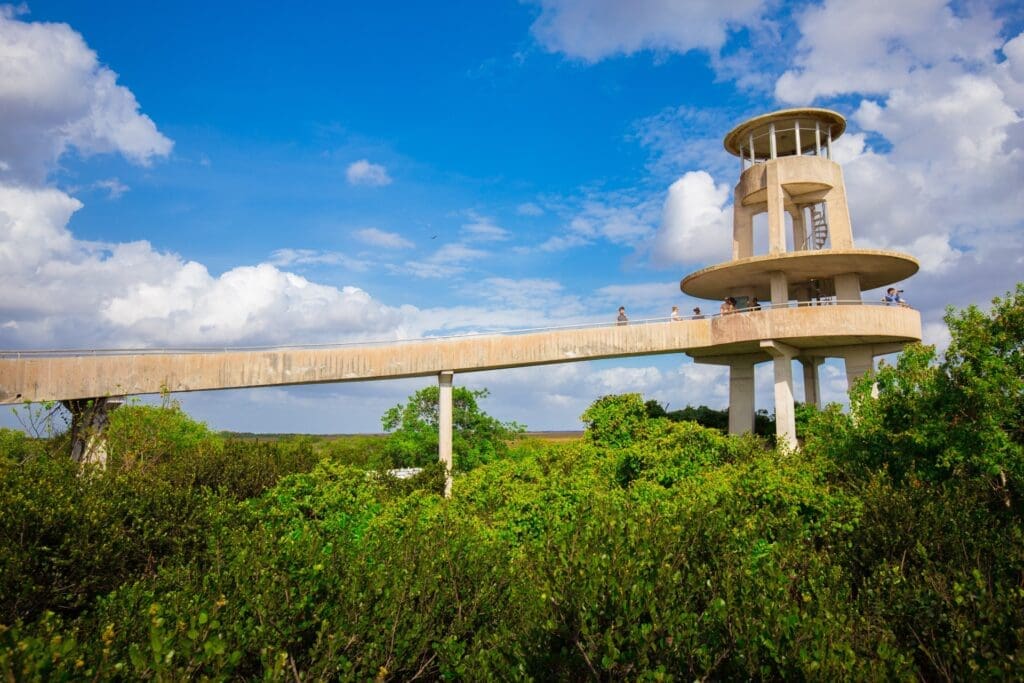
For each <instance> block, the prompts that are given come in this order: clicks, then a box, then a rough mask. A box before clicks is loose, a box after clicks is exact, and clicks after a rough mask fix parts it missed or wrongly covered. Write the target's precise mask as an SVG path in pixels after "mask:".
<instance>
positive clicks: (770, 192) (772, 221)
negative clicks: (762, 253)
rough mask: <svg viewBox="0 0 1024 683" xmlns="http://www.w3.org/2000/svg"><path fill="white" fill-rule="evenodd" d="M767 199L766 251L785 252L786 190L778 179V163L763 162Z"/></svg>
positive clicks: (770, 252) (773, 252)
mask: <svg viewBox="0 0 1024 683" xmlns="http://www.w3.org/2000/svg"><path fill="white" fill-rule="evenodd" d="M765 180H766V186H767V187H766V190H767V200H768V253H769V254H783V253H785V252H786V201H785V200H786V191H785V190H783V189H782V183H781V182H780V179H779V164H778V163H777V162H768V163H766V164H765Z"/></svg>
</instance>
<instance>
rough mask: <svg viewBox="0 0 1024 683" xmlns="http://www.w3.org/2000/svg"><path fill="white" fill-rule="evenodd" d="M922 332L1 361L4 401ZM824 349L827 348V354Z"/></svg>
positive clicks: (543, 337)
mask: <svg viewBox="0 0 1024 683" xmlns="http://www.w3.org/2000/svg"><path fill="white" fill-rule="evenodd" d="M920 338H921V318H920V315H919V314H918V313H917V311H914V310H913V309H910V308H905V307H883V306H807V307H799V308H783V309H775V310H763V311H757V312H750V313H735V314H732V315H729V316H725V317H721V318H708V319H704V320H686V321H679V322H664V323H649V324H641V325H627V326H621V327H619V326H613V327H597V328H585V329H574V330H552V331H547V332H536V333H531V334H515V335H493V336H484V337H462V338H456V339H438V340H422V341H416V342H404V343H395V344H384V345H380V346H360V347H341V348H328V349H277V350H271V351H247V352H212V353H176V354H166V355H165V354H126V355H109V356H73V357H53V358H45V357H44V358H20V359H19V358H14V359H10V358H8V359H0V403H18V402H22V401H45V400H64V399H75V398H92V397H97V396H113V395H135V394H152V393H158V392H160V391H162V390H165V389H166V390H168V391H172V392H178V391H202V390H207V389H229V388H240V387H256V386H274V385H287V384H314V383H322V382H344V381H354V380H368V379H387V378H398V377H425V376H431V375H437V374H438V373H440V372H443V371H453V372H456V373H460V372H470V371H476V370H493V369H500V368H512V367H522V366H527V365H544V364H549V363H564V362H572V361H583V360H593V359H598V358H617V357H623V356H637V355H649V354H662V353H679V352H683V351H688V352H690V353H691V355H694V356H706V355H716V354H726V353H753V352H761V348H760V343H759V342H760V340H763V339H774V340H777V341H781V342H784V343H786V344H789V345H790V346H794V347H797V348H800V349H809V348H815V349H822V348H829V347H834V346H849V345H856V344H865V343H866V344H884V343H902V342H907V341H916V340H919V339H920ZM818 355H829V354H824V353H819V354H818Z"/></svg>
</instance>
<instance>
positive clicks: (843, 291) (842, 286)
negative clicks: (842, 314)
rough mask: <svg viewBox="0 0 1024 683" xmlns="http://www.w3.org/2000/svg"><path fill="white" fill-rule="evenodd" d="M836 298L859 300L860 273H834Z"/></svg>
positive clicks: (839, 299)
mask: <svg viewBox="0 0 1024 683" xmlns="http://www.w3.org/2000/svg"><path fill="white" fill-rule="evenodd" d="M835 285H836V299H837V300H838V301H842V302H848V301H855V302H856V301H860V300H861V298H860V275H858V274H857V273H843V274H842V275H836V277H835Z"/></svg>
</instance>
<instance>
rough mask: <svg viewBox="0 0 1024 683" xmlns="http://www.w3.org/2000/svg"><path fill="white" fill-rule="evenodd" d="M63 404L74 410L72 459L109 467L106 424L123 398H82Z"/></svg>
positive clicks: (71, 411)
mask: <svg viewBox="0 0 1024 683" xmlns="http://www.w3.org/2000/svg"><path fill="white" fill-rule="evenodd" d="M61 403H62V405H63V406H64V407H65V408H67V409H68V412H70V413H71V459H72V460H74V461H75V462H79V463H82V464H86V463H89V464H94V465H99V466H100V467H106V466H107V435H106V430H107V424H109V422H110V413H111V412H112V411H114V410H115V409H116V408H118V407H119V406H120V405H121V404H123V403H124V399H123V398H122V397H114V398H109V397H100V398H81V399H72V400H69V401H62V402H61Z"/></svg>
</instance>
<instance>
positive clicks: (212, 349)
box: [0, 297, 909, 359]
mask: <svg viewBox="0 0 1024 683" xmlns="http://www.w3.org/2000/svg"><path fill="white" fill-rule="evenodd" d="M817 306H891V307H899V308H909V306H907V305H905V304H891V303H888V302H885V301H862V300H859V299H853V300H838V299H834V298H828V297H825V298H821V299H816V300H813V301H789V302H786V303H784V304H772V303H768V302H759V303H758V305H757V307H756V308H755V307H749V306H748V307H746V308H738V309H736V310H734V311H730V312H728V313H722V312H721V311H715V312H708V313H702V314H700V315H686V316H679V317H678V318H673V317H670V316H665V317H658V318H641V319H638V320H630V321H628V322H627V323H619V322H618V321H611V322H607V321H601V322H583V323H573V324H570V325H551V326H547V327H524V328H519V329H511V330H509V329H492V330H481V331H475V332H463V333H459V334H448V335H438V336H428V337H408V338H404V339H403V338H395V339H372V340H363V341H359V340H357V341H341V342H323V343H315V344H268V345H256V346H174V347H164V348H152V347H142V348H131V347H125V348H108V349H23V350H19V349H0V358H3V359H21V358H60V357H76V356H129V355H153V356H160V355H175V354H198V353H233V352H245V351H301V350H316V349H336V348H351V347H354V346H365V347H377V346H387V345H392V344H423V343H428V342H436V341H445V340H449V339H472V338H477V337H492V336H515V335H522V334H535V333H538V332H560V331H570V330H580V329H595V328H596V329H601V328H609V327H622V326H629V327H636V326H638V325H651V324H661V323H666V322H686V321H697V320H713V319H716V318H729V317H731V316H735V315H751V314H753V315H756V314H757V313H759V312H762V311H768V310H772V309H784V308H808V307H817Z"/></svg>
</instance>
